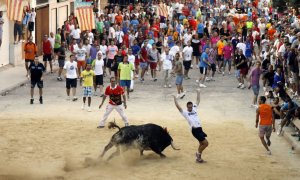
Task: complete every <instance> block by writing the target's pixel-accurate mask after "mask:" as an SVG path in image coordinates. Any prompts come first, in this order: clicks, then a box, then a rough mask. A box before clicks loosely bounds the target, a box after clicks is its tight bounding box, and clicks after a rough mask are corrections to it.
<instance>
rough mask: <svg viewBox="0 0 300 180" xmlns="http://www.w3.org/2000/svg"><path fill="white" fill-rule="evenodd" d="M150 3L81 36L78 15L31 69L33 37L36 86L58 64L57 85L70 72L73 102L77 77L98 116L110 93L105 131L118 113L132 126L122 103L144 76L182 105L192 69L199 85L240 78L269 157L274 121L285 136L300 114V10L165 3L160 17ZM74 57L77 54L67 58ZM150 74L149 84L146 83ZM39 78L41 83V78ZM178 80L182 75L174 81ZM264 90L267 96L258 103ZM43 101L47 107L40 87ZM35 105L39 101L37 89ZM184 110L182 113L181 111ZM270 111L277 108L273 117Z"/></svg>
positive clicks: (109, 11) (265, 3)
mask: <svg viewBox="0 0 300 180" xmlns="http://www.w3.org/2000/svg"><path fill="white" fill-rule="evenodd" d="M151 3H153V4H151V5H149V4H148V6H145V4H143V3H137V4H135V5H134V6H133V4H129V5H128V6H126V7H125V6H124V7H123V6H118V5H116V4H109V5H108V6H106V7H105V8H104V10H103V11H99V12H97V13H95V21H96V27H95V29H93V30H88V31H81V30H80V27H79V24H78V23H77V20H76V17H75V16H74V14H71V15H70V16H69V18H68V20H66V21H65V23H64V25H63V26H62V27H61V28H59V29H58V30H57V32H56V34H54V33H50V36H49V37H48V35H45V36H44V41H43V47H42V48H43V61H44V65H41V64H39V63H38V62H36V61H34V62H35V63H33V65H30V66H29V64H28V62H33V60H34V59H35V54H36V51H37V49H36V46H35V45H34V43H33V42H32V39H30V38H29V42H28V43H26V44H25V62H26V65H25V66H26V71H27V72H28V73H29V74H31V81H32V89H33V88H34V87H35V85H36V84H37V85H38V87H39V88H40V89H41V88H42V83H41V81H42V77H43V75H42V74H43V73H41V72H43V71H44V70H47V64H48V63H49V64H50V71H51V72H52V71H53V69H52V63H53V61H54V60H55V61H56V60H57V61H58V64H59V68H60V69H59V71H58V77H57V80H58V81H62V80H63V77H62V76H63V74H66V77H65V78H66V88H67V96H68V99H71V98H70V96H71V92H70V91H71V89H72V100H73V101H76V100H77V99H78V98H77V97H76V87H77V79H79V80H80V84H82V86H83V89H84V90H83V105H82V109H85V108H86V98H87V101H88V103H87V104H88V105H87V106H88V111H91V108H90V105H91V97H92V96H93V95H100V96H101V97H103V101H102V103H101V104H100V106H99V108H101V107H102V105H103V103H104V101H105V99H106V97H107V96H109V99H110V100H109V108H107V109H106V113H105V115H104V117H103V119H102V120H101V122H100V123H99V126H98V127H99V128H103V127H104V124H105V121H106V119H107V117H108V115H109V113H110V112H111V111H112V110H113V109H116V110H117V111H118V112H119V113H120V115H121V116H122V118H123V120H124V122H125V125H126V126H127V125H128V119H127V117H126V116H125V115H124V112H123V106H124V107H125V108H126V107H127V105H126V99H128V98H129V97H130V96H129V94H130V92H133V91H134V81H135V80H136V79H137V78H139V81H140V82H141V83H147V81H153V82H158V78H157V77H158V76H163V77H164V78H163V85H162V87H163V88H172V84H173V83H175V85H176V90H177V96H176V97H175V102H176V98H184V96H185V93H186V92H185V91H184V87H183V81H189V80H190V79H191V77H190V75H189V71H190V70H191V69H199V77H196V79H197V83H199V87H200V88H206V87H207V86H208V82H209V81H215V75H220V76H227V74H228V75H230V74H231V73H234V75H235V77H236V79H237V88H239V89H241V90H243V89H246V88H248V89H252V91H253V93H254V97H253V101H252V106H253V107H255V108H256V109H257V114H258V115H257V117H260V118H258V119H257V123H258V121H259V119H260V122H263V123H262V124H260V126H259V127H260V137H261V139H262V143H263V144H264V145H265V147H266V149H267V150H268V153H269V154H270V151H269V149H268V146H270V145H271V142H270V141H269V138H270V131H272V128H269V127H270V126H271V127H272V125H274V123H273V122H274V121H273V119H275V117H278V118H277V119H282V122H281V128H279V130H278V134H280V133H281V132H282V128H283V127H284V125H285V124H286V122H291V120H292V118H293V117H298V116H300V113H299V112H300V111H299V110H300V109H299V108H298V106H297V104H296V103H293V100H292V99H294V100H297V98H298V95H299V93H300V92H299V91H300V89H299V65H298V64H299V62H300V61H299V60H300V53H299V51H300V20H299V19H298V17H297V14H296V11H295V10H293V9H289V10H288V12H287V13H286V14H280V13H278V12H277V10H276V9H274V8H273V7H272V4H271V1H269V0H261V1H258V0H255V1H253V2H248V1H244V0H239V1H209V2H207V1H202V2H199V1H198V0H196V1H185V0H182V1H176V2H172V1H168V2H165V3H166V4H167V5H168V6H169V8H168V11H169V12H168V13H167V16H166V17H164V16H159V15H157V11H156V10H155V8H154V7H157V4H160V3H162V2H155V1H151ZM155 3H157V4H155ZM67 52H70V54H71V55H69V56H67V55H66V54H67ZM36 71H41V72H40V73H36ZM162 71H163V72H162ZM147 74H149V75H150V76H151V78H150V79H149V78H145V75H147ZM34 75H37V76H38V77H40V79H39V78H37V79H35V78H34ZM105 77H106V78H110V79H109V80H110V83H111V84H110V85H109V86H108V87H107V88H106V89H105V90H104V88H103V86H104V80H103V79H104V78H105ZM171 77H175V82H172V81H171ZM228 77H233V76H228ZM190 81H191V80H190ZM82 82H83V83H82ZM157 85H158V86H160V85H161V84H157ZM261 85H263V87H262V89H263V91H264V93H263V95H264V96H263V97H260V98H258V96H259V94H260V90H261ZM287 88H288V89H289V90H287ZM97 91H99V93H97ZM289 91H290V92H289ZM287 92H288V93H287ZM125 94H126V95H125ZM289 94H290V95H291V97H290V96H289ZM40 96H41V97H40V102H41V103H42V92H41V90H40ZM267 98H268V99H272V100H273V101H272V102H271V103H269V104H271V105H270V107H269V106H263V104H266V103H267V101H266V99H267ZM30 102H31V103H33V92H32V97H31V100H30ZM122 102H123V106H122ZM281 104H283V105H282V106H281ZM177 107H178V106H177ZM187 107H188V112H185V113H184V114H183V116H184V117H185V118H186V119H187V120H188V121H189V120H190V117H189V116H194V115H195V113H196V111H195V110H194V109H195V107H196V106H194V105H193V103H192V104H191V103H188V104H187ZM178 109H179V110H180V112H183V111H182V109H181V108H180V107H178ZM194 111H195V113H191V112H194ZM267 111H271V115H270V112H267ZM265 112H267V115H266V114H264V113H265ZM276 115H277V116H276ZM197 117H198V116H197ZM193 121H194V119H193V120H192V121H189V122H193ZM193 123H194V122H193ZM190 125H191V126H192V125H193V124H190ZM257 125H258V124H256V126H257ZM199 126H200V125H198V126H197V128H199ZM265 126H267V128H265ZM200 127H201V126H200ZM192 128H193V127H192ZM274 129H275V128H274ZM274 129H273V130H274ZM197 131H198V130H197ZM193 134H194V133H193ZM195 134H196V135H195V137H196V138H197V139H198V140H199V142H200V145H202V146H201V147H202V150H203V149H205V147H206V146H207V145H208V142H207V141H206V140H205V137H206V134H205V133H204V132H202V129H201V132H200V134H199V133H195ZM265 135H266V138H267V142H265V140H264V136H265ZM204 140H205V141H204ZM199 149H201V148H199ZM202 150H201V152H200V151H199V152H197V155H196V156H197V161H198V162H202V159H201V153H202ZM199 153H200V155H199Z"/></svg>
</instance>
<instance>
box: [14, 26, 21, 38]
mask: <svg viewBox="0 0 300 180" xmlns="http://www.w3.org/2000/svg"><path fill="white" fill-rule="evenodd" d="M16 35H19V36H21V35H22V25H21V24H16V23H15V25H14V36H16Z"/></svg>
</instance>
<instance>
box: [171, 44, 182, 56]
mask: <svg viewBox="0 0 300 180" xmlns="http://www.w3.org/2000/svg"><path fill="white" fill-rule="evenodd" d="M179 51H180V48H179V46H177V45H175V46H173V47H172V48H171V49H170V52H169V53H170V54H171V55H173V56H175V55H176V54H177V53H179Z"/></svg>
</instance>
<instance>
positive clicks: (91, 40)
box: [89, 32, 94, 44]
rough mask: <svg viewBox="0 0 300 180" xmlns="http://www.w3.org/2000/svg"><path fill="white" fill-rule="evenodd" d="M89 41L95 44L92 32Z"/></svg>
mask: <svg viewBox="0 0 300 180" xmlns="http://www.w3.org/2000/svg"><path fill="white" fill-rule="evenodd" d="M89 40H90V44H93V41H94V34H93V33H92V32H89Z"/></svg>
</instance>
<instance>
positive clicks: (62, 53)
mask: <svg viewBox="0 0 300 180" xmlns="http://www.w3.org/2000/svg"><path fill="white" fill-rule="evenodd" d="M57 59H58V67H59V69H58V76H57V80H58V81H62V78H61V74H62V71H63V68H64V66H65V60H66V48H65V42H64V41H62V42H61V46H60V48H59V49H58V50H57Z"/></svg>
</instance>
